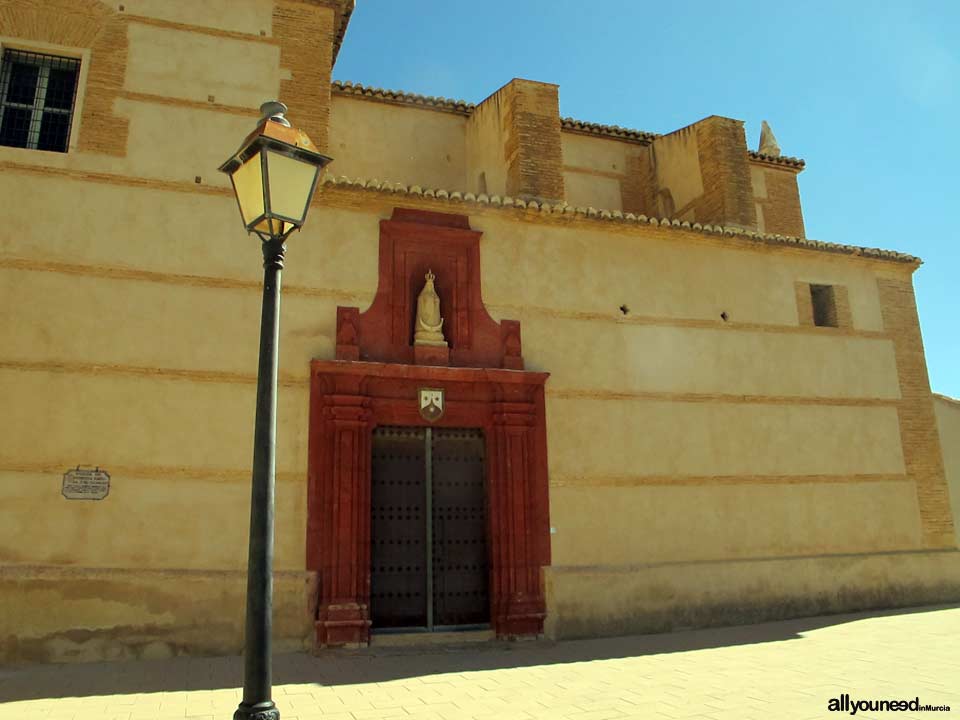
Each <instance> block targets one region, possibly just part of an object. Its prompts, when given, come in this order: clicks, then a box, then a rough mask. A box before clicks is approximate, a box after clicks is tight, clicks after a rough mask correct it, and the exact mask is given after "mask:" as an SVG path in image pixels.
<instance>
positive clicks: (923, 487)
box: [877, 278, 956, 548]
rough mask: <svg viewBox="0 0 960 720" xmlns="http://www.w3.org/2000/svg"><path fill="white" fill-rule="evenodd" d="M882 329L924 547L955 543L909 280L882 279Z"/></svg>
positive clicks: (940, 546)
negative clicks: (889, 347)
mask: <svg viewBox="0 0 960 720" xmlns="http://www.w3.org/2000/svg"><path fill="white" fill-rule="evenodd" d="M877 289H878V291H879V294H880V307H881V312H882V315H883V325H884V327H885V328H886V330H887V332H889V333H890V337H891V339H892V340H893V346H894V354H895V356H896V360H897V374H898V376H899V378H900V394H901V400H900V402H899V403H898V408H897V412H898V415H899V417H900V440H901V443H902V444H903V460H904V464H905V466H906V470H907V476H908V477H909V478H910V479H911V480H913V481H914V483H915V484H916V488H917V503H918V505H919V507H920V523H921V529H922V532H923V544H924V546H925V547H928V548H950V547H954V546H955V544H956V539H955V536H954V532H953V517H952V514H951V511H950V497H949V494H948V490H947V480H946V474H945V472H944V467H943V456H942V454H941V448H940V437H939V434H938V431H937V419H936V415H935V414H934V409H933V394H932V393H931V392H930V380H929V378H928V376H927V364H926V359H925V357H924V352H923V339H922V337H921V335H920V319H919V317H918V315H917V304H916V300H915V298H914V293H913V283H912V281H911V280H910V278H902V279H893V278H877Z"/></svg>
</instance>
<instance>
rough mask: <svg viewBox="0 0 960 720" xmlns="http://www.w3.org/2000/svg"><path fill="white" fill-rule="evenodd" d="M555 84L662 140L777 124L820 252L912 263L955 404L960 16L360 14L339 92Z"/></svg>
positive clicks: (941, 379)
mask: <svg viewBox="0 0 960 720" xmlns="http://www.w3.org/2000/svg"><path fill="white" fill-rule="evenodd" d="M514 77H523V78H528V79H531V80H541V81H544V82H552V83H557V84H558V85H559V86H560V113H561V115H563V116H564V117H567V116H569V117H574V118H577V119H578V120H587V121H590V122H598V123H604V124H609V125H621V126H624V127H630V128H636V129H640V130H648V131H651V132H659V133H666V132H671V131H673V130H676V129H678V128H680V127H683V126H685V125H689V124H690V123H692V122H695V121H697V120H699V119H701V118H703V117H706V116H707V115H724V116H727V117H732V118H737V119H740V120H744V121H746V130H747V141H748V144H749V145H750V147H751V149H756V145H757V141H758V138H759V133H760V121H761V120H767V121H768V122H769V123H770V125H771V127H772V128H773V130H774V133H775V134H776V136H777V140H778V142H779V143H780V146H781V148H782V149H783V152H784V154H786V155H793V156H796V157H801V158H803V159H804V160H806V162H807V169H806V170H805V171H804V172H803V173H801V175H800V195H801V199H802V202H803V211H804V221H805V223H806V228H807V235H808V237H811V238H815V239H817V240H826V241H830V242H839V243H848V244H853V245H864V246H870V247H880V248H885V249H891V250H899V251H901V252H907V253H910V254H912V255H917V256H919V257H920V258H922V259H923V261H924V264H923V265H922V266H921V267H920V269H919V270H918V271H917V273H916V274H915V275H914V285H915V288H916V293H917V303H918V306H919V311H920V323H921V328H922V331H923V339H924V345H925V348H926V353H927V365H928V368H929V371H930V382H931V386H932V388H933V390H934V392H940V393H943V394H946V395H951V396H953V397H960V370H958V367H960V338H958V333H957V331H956V327H957V319H958V318H957V314H958V310H960V307H958V306H960V302H958V300H960V290H958V283H960V274H958V273H960V247H958V243H960V237H958V235H960V233H958V231H957V229H956V222H955V218H954V215H956V214H957V212H956V211H957V209H958V208H960V195H958V189H960V182H958V181H957V178H956V173H958V172H960V122H958V118H960V2H958V1H957V0H901V1H900V2H885V1H884V0H879V1H875V2H874V1H871V2H868V1H866V0H840V1H837V0H834V1H832V2H821V1H820V0H812V1H811V0H807V1H805V2H803V3H799V2H779V1H776V0H774V1H772V2H771V1H768V2H754V1H751V2H739V1H737V0H726V1H725V2H723V3H718V2H698V1H694V0H688V1H683V0H680V1H679V2H673V3H668V2H656V3H653V2H640V1H633V2H631V1H629V0H606V1H605V2H595V1H593V0H555V1H553V2H551V1H549V0H512V1H510V0H486V1H485V2H467V1H466V0H445V1H442V0H357V9H356V11H355V13H354V15H353V18H352V20H351V22H350V28H349V30H348V31H347V35H346V38H345V41H344V44H343V48H342V50H341V52H340V56H339V58H338V60H337V65H336V67H335V68H334V78H335V79H337V80H352V81H354V82H361V83H364V84H369V85H374V86H378V87H383V88H390V89H395V90H406V91H409V92H417V93H422V94H425V95H440V96H444V97H452V98H458V99H462V100H466V101H468V102H475V103H476V102H480V101H481V100H482V99H483V98H485V97H487V96H488V95H489V94H490V93H492V92H493V91H495V90H496V89H497V88H499V87H500V86H501V85H503V84H505V83H506V82H508V81H509V80H510V79H511V78H514Z"/></svg>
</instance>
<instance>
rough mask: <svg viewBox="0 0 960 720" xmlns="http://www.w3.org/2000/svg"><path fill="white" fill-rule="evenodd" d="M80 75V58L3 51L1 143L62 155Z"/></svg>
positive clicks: (0, 115) (0, 88)
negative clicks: (50, 151)
mask: <svg viewBox="0 0 960 720" xmlns="http://www.w3.org/2000/svg"><path fill="white" fill-rule="evenodd" d="M79 75H80V61H79V60H75V59H73V58H64V57H57V56H55V55H43V54H41V53H34V52H26V51H23V50H4V51H3V59H2V65H0V145H9V146H11V147H21V148H30V149H33V150H53V151H56V152H66V151H67V146H68V144H69V142H70V121H71V119H72V117H73V104H74V101H75V100H76V96H77V78H78V77H79Z"/></svg>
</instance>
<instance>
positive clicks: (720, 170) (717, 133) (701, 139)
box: [694, 115, 757, 230]
mask: <svg viewBox="0 0 960 720" xmlns="http://www.w3.org/2000/svg"><path fill="white" fill-rule="evenodd" d="M694 127H695V128H696V132H697V146H698V150H699V153H700V174H701V176H702V178H703V188H704V194H703V201H702V202H701V203H700V208H699V211H698V213H697V214H698V217H697V220H698V221H699V222H713V223H722V224H724V225H735V226H738V227H742V228H746V229H754V230H755V229H756V228H757V211H756V206H755V203H754V198H753V183H752V182H751V179H750V167H749V163H748V157H749V155H748V154H747V136H746V134H745V133H744V130H743V122H742V121H740V120H731V119H730V118H723V117H718V116H716V115H712V116H710V117H708V118H705V119H704V120H701V121H700V122H699V123H697V124H696V125H695V126H694ZM701 214H702V215H703V216H704V217H703V218H702V219H701V218H700V217H699V215H701Z"/></svg>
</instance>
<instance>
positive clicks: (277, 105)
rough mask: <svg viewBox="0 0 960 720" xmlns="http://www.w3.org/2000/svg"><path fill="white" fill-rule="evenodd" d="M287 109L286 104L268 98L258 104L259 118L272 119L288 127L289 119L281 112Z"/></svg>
mask: <svg viewBox="0 0 960 720" xmlns="http://www.w3.org/2000/svg"><path fill="white" fill-rule="evenodd" d="M286 111H287V106H286V105H284V104H283V103H282V102H280V101H279V100H270V101H269V102H265V103H263V105H261V106H260V120H261V122H262V121H263V120H273V121H274V122H278V123H280V124H281V125H283V126H284V127H290V121H289V120H287V119H286V118H285V117H284V116H283V114H284V113H285V112H286Z"/></svg>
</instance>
